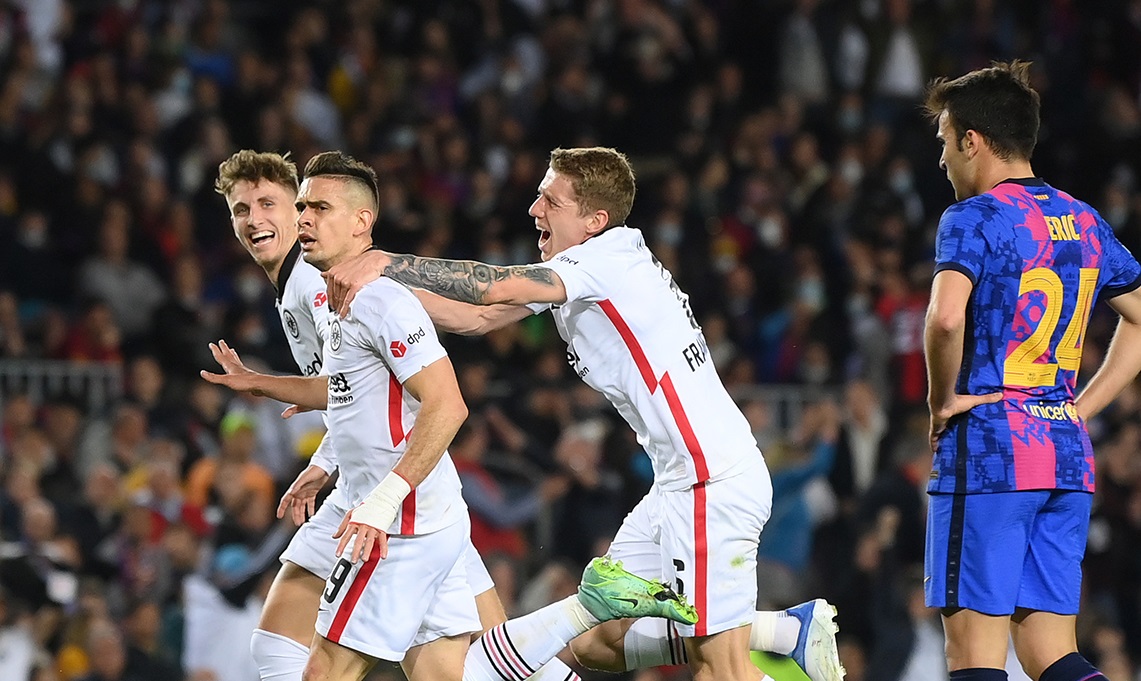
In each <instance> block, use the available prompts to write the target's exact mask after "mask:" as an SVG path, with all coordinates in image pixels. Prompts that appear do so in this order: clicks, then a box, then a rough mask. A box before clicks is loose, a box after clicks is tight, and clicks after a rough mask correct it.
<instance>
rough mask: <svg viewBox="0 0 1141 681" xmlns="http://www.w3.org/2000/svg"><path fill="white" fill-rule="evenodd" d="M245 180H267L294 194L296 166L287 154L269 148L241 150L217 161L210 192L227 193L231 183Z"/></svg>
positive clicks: (230, 188)
mask: <svg viewBox="0 0 1141 681" xmlns="http://www.w3.org/2000/svg"><path fill="white" fill-rule="evenodd" d="M243 180H245V181H246V182H251V183H254V184H256V183H258V182H260V181H261V180H268V181H270V182H273V183H274V184H279V185H281V186H282V187H285V188H286V189H288V190H290V191H292V192H293V193H294V194H296V193H297V187H298V181H297V165H296V164H294V163H293V161H291V160H289V154H288V153H286V154H284V155H283V154H277V153H274V152H272V151H254V150H253V149H242V150H241V151H239V152H237V153H235V154H234V155H233V156H231V157H230V158H228V159H226V160H225V161H222V162H221V163H220V164H218V179H216V180H214V191H216V192H218V193H219V194H221V195H222V196H228V195H229V194H230V192H231V191H233V190H234V185H235V184H237V183H239V182H241V181H243Z"/></svg>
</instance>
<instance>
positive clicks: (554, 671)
mask: <svg viewBox="0 0 1141 681" xmlns="http://www.w3.org/2000/svg"><path fill="white" fill-rule="evenodd" d="M529 678H530V681H582V677H581V676H579V675H578V674H575V673H574V670H573V669H571V668H570V667H568V666H567V663H566V662H563V661H562V660H560V659H559V658H557V657H553V658H551V661H550V662H548V663H547V664H545V665H543V666H542V667H540V668H539V671H537V672H535V674H534V675H533V676H531V677H529Z"/></svg>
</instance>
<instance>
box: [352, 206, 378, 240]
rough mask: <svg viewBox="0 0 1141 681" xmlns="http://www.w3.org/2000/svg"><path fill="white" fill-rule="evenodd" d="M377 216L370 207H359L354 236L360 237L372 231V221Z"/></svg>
mask: <svg viewBox="0 0 1141 681" xmlns="http://www.w3.org/2000/svg"><path fill="white" fill-rule="evenodd" d="M375 217H376V214H375V213H373V211H372V209H370V208H358V209H357V226H356V227H355V228H353V236H354V237H358V236H361V235H363V234H367V233H368V232H370V231H372V221H373V219H374V218H375Z"/></svg>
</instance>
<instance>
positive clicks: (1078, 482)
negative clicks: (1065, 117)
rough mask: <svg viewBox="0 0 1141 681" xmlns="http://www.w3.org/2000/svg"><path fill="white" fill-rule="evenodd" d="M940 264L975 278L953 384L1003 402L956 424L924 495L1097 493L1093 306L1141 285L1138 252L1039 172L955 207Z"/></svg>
mask: <svg viewBox="0 0 1141 681" xmlns="http://www.w3.org/2000/svg"><path fill="white" fill-rule="evenodd" d="M935 270H936V272H939V271H942V270H955V271H957V272H960V273H962V274H964V275H965V276H967V277H968V278H969V279H970V280H971V282H972V283H973V284H974V290H973V292H972V294H971V299H970V302H969V305H968V309H967V328H966V334H965V345H964V348H963V365H962V369H961V371H960V372H959V378H958V383H957V391H958V392H959V393H963V394H965V393H970V394H975V395H980V394H985V393H992V392H999V391H1001V392H1002V393H1003V394H1004V399H1003V400H1002V401H1001V402H997V403H995V404H987V405H982V406H980V407H976V408H975V409H973V410H971V411H970V412H969V413H968V414H964V415H962V416H959V417H956V418H954V419H952V420H951V423H950V424H949V427H948V429H947V432H946V433H945V434H944V435H943V437H942V438H941V439H940V441H939V446H938V450H937V451H936V453H935V461H934V466H933V468H932V471H931V481H930V483H929V485H928V491H931V492H944V493H977V492H1008V491H1014V490H1029V489H1069V490H1081V491H1087V492H1091V491H1093V488H1094V459H1093V449H1092V447H1091V445H1090V439H1089V434H1088V433H1087V432H1086V427H1085V424H1084V423H1083V422H1082V421H1081V420H1080V419H1078V418H1077V415H1076V413H1075V411H1074V406H1073V400H1074V391H1075V384H1076V380H1077V373H1078V366H1079V364H1080V362H1081V354H1082V347H1083V345H1084V341H1085V333H1086V325H1087V323H1088V321H1089V315H1090V309H1091V308H1092V306H1093V304H1094V303H1095V302H1096V301H1097V300H1099V299H1107V298H1112V297H1113V296H1116V295H1121V294H1123V293H1127V292H1129V291H1132V290H1134V289H1136V288H1137V287H1138V286H1141V266H1139V265H1138V263H1137V260H1136V258H1134V257H1133V255H1132V254H1131V253H1130V252H1129V251H1128V250H1127V249H1126V248H1125V247H1124V246H1122V245H1121V243H1120V242H1119V241H1118V240H1117V237H1116V236H1115V235H1114V233H1113V230H1112V228H1110V226H1109V225H1108V224H1107V223H1106V222H1105V221H1104V220H1102V219H1101V216H1099V215H1098V214H1097V212H1096V211H1094V209H1093V208H1091V207H1090V206H1089V205H1088V204H1086V203H1083V202H1081V201H1078V200H1077V199H1075V198H1073V197H1072V196H1070V195H1069V194H1066V193H1065V192H1062V191H1059V190H1057V189H1055V188H1053V187H1051V186H1049V185H1048V184H1046V183H1045V182H1043V181H1041V180H1039V179H1037V178H1034V179H1024V180H1007V181H1005V182H1002V183H1000V184H999V185H997V186H996V187H995V188H994V189H992V190H990V191H989V192H986V193H985V194H981V195H979V196H975V197H972V198H969V199H966V200H964V201H960V202H959V203H956V204H955V205H953V206H951V207H950V208H948V209H947V210H946V212H944V213H943V217H942V219H941V220H940V222H939V231H938V234H937V236H936V245H935Z"/></svg>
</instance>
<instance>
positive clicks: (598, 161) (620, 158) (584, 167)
mask: <svg viewBox="0 0 1141 681" xmlns="http://www.w3.org/2000/svg"><path fill="white" fill-rule="evenodd" d="M551 169H552V170H554V171H555V172H556V173H558V174H560V175H565V176H566V177H567V178H568V179H569V180H570V182H571V188H573V189H574V195H575V200H577V201H578V205H579V208H580V209H581V211H582V213H583V214H584V215H585V214H587V213H591V212H594V211H596V210H604V211H606V213H607V214H608V215H609V216H610V224H608V225H607V227H611V226H614V225H624V224H626V218H628V217H630V210H631V209H632V208H633V207H634V193H635V191H636V188H635V186H634V168H633V167H631V166H630V161H629V159H627V158H626V155H625V154H623V153H622V152H620V151H618V150H617V149H611V148H609V147H584V148H577V149H555V150H554V151H552V152H551Z"/></svg>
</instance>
